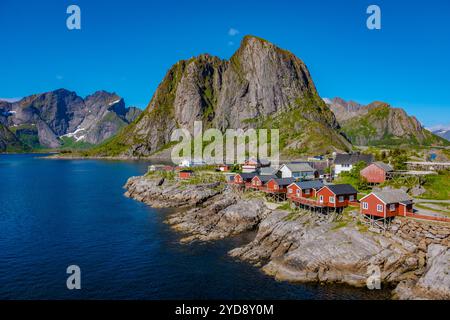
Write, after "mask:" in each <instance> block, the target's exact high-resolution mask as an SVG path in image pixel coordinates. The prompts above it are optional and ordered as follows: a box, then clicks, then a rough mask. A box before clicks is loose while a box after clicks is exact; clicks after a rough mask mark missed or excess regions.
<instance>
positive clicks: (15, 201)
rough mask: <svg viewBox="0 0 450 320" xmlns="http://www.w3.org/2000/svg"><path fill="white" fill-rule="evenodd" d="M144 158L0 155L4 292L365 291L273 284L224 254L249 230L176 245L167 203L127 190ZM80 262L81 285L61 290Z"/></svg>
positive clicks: (297, 294)
mask: <svg viewBox="0 0 450 320" xmlns="http://www.w3.org/2000/svg"><path fill="white" fill-rule="evenodd" d="M147 166H148V163H145V162H115V161H97V160H48V159H40V158H39V157H38V156H36V155H0V299H367V298H386V292H371V291H369V290H364V289H354V288H349V287H342V286H319V285H293V284H289V283H285V282H277V281H275V280H273V279H272V278H270V277H268V276H265V275H264V274H262V273H261V272H260V271H259V270H258V269H257V268H254V267H252V266H250V265H248V264H246V263H242V262H238V261H235V260H233V259H231V258H230V257H228V256H227V251H228V250H230V249H231V248H234V247H236V246H238V245H240V244H243V243H245V241H247V242H248V241H250V239H249V238H250V237H251V235H250V234H249V235H245V236H242V237H236V238H233V239H229V240H225V241H217V242H214V243H207V244H204V243H203V244H202V243H194V244H190V245H181V244H179V243H178V241H179V238H180V235H179V234H177V233H175V232H173V231H171V230H170V229H169V227H168V226H167V225H166V224H164V223H163V221H164V218H165V216H166V215H167V214H168V211H167V210H156V209H152V208H149V207H148V206H146V205H144V204H142V203H139V202H137V201H134V200H131V199H128V198H125V197H124V196H123V192H124V190H123V189H122V186H123V185H124V183H125V182H126V180H127V179H128V178H129V177H130V176H135V175H141V174H143V173H144V172H145V171H146V168H147ZM72 264H76V265H78V266H80V268H81V272H82V289H81V290H78V291H77V290H74V291H69V290H67V289H66V279H67V276H68V275H67V274H66V268H67V266H69V265H72Z"/></svg>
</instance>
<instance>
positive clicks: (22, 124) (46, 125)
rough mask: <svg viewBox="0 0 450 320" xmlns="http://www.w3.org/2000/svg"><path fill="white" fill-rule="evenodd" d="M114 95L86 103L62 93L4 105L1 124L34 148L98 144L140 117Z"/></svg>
mask: <svg viewBox="0 0 450 320" xmlns="http://www.w3.org/2000/svg"><path fill="white" fill-rule="evenodd" d="M139 113H140V112H139V111H138V109H136V108H126V107H125V103H124V101H123V99H122V98H120V97H119V96H117V95H116V94H114V93H108V92H105V91H98V92H96V93H94V94H93V95H90V96H88V97H86V98H85V99H83V98H81V97H79V96H78V95H77V94H76V93H75V92H71V91H68V90H65V89H59V90H55V91H51V92H47V93H42V94H35V95H32V96H29V97H25V98H23V99H21V100H20V101H17V102H12V103H9V102H4V101H3V102H1V103H0V115H1V116H0V123H2V124H3V125H4V126H6V127H9V128H10V129H14V132H15V136H16V138H17V139H19V140H23V142H26V143H28V144H31V145H29V147H31V148H37V147H47V148H57V147H60V146H61V145H63V144H64V139H63V138H65V139H70V140H73V141H74V142H85V143H90V144H98V143H100V142H102V141H104V140H105V139H108V138H110V137H111V136H113V135H114V134H116V133H117V132H118V131H119V130H120V129H121V128H123V127H124V126H126V125H128V124H129V123H131V122H132V121H134V119H135V118H136V117H137V116H138V115H139Z"/></svg>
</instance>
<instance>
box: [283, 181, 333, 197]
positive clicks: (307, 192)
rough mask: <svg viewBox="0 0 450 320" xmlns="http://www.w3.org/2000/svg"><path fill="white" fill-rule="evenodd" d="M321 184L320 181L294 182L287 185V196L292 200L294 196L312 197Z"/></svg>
mask: <svg viewBox="0 0 450 320" xmlns="http://www.w3.org/2000/svg"><path fill="white" fill-rule="evenodd" d="M323 186H324V185H323V183H322V182H320V181H303V182H294V183H291V184H290V185H289V186H288V187H287V197H288V198H290V199H293V200H295V199H296V198H313V197H315V196H316V195H317V191H319V190H320V189H321V188H322V187H323Z"/></svg>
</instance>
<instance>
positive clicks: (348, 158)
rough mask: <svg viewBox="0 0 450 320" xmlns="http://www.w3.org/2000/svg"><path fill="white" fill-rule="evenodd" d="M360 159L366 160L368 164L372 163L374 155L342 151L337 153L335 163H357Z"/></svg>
mask: <svg viewBox="0 0 450 320" xmlns="http://www.w3.org/2000/svg"><path fill="white" fill-rule="evenodd" d="M360 161H364V162H365V163H367V164H371V163H372V162H373V155H371V154H360V153H352V154H348V153H341V154H338V155H336V159H334V164H355V163H358V162H360Z"/></svg>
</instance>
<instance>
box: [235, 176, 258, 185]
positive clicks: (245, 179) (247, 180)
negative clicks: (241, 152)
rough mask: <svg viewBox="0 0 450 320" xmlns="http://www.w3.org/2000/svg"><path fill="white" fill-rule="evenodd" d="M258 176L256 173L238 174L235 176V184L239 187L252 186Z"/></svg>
mask: <svg viewBox="0 0 450 320" xmlns="http://www.w3.org/2000/svg"><path fill="white" fill-rule="evenodd" d="M255 176H256V173H237V174H236V175H235V176H234V179H233V183H234V184H238V185H246V186H250V185H251V181H252V179H253V178H254V177H255Z"/></svg>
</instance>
